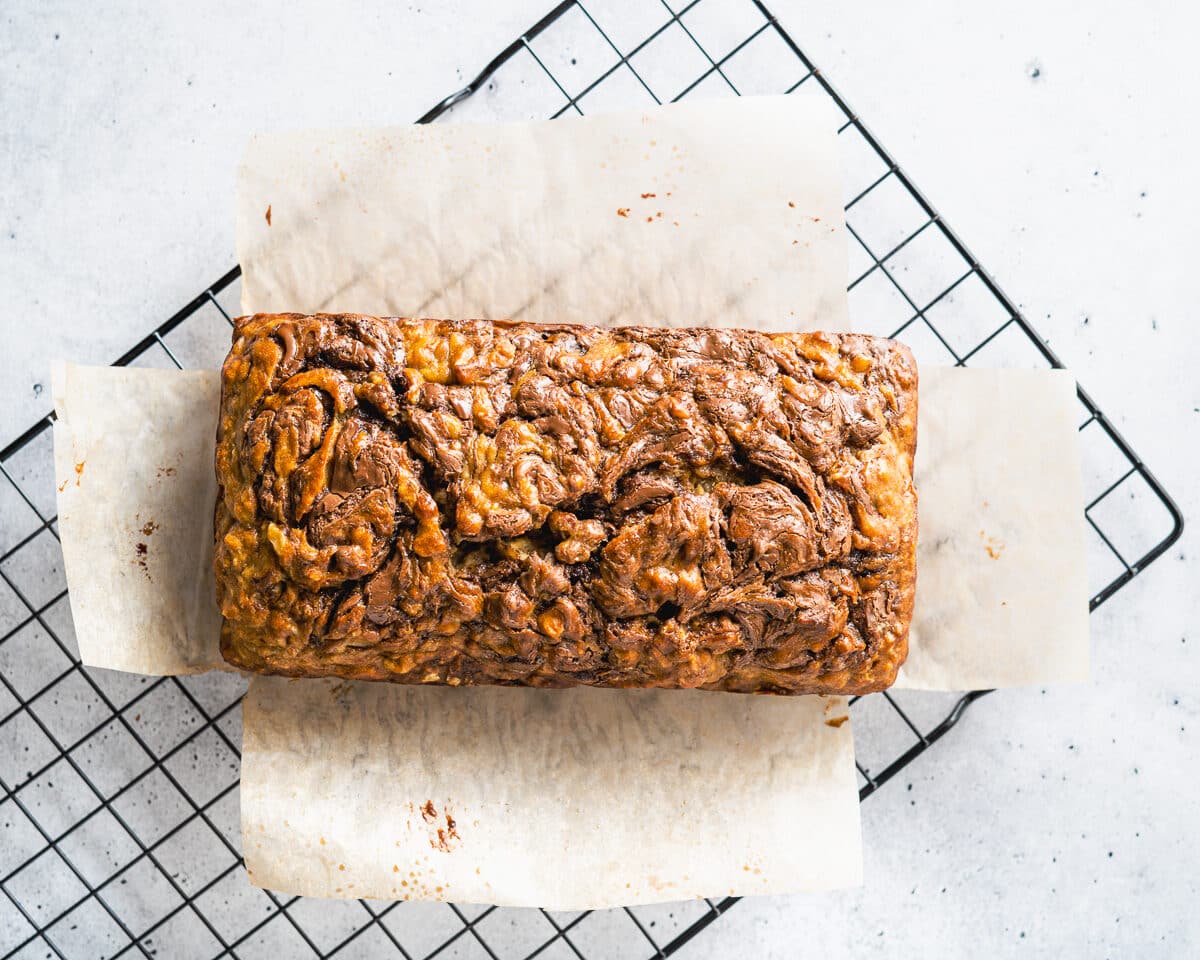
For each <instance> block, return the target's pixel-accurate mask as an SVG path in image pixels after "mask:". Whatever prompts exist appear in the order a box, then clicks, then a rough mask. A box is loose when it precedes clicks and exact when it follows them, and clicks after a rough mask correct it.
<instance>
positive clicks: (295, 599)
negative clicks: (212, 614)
mask: <svg viewBox="0 0 1200 960" xmlns="http://www.w3.org/2000/svg"><path fill="white" fill-rule="evenodd" d="M916 407H917V372H916V366H915V364H914V362H913V359H912V356H911V354H910V353H909V351H908V349H907V348H906V347H904V346H902V345H900V344H898V343H895V342H893V341H890V340H883V339H879V338H874V337H868V336H863V335H857V334H844V335H834V334H822V333H814V334H766V333H761V332H756V331H750V330H717V329H668V328H641V327H629V328H620V329H602V328H593V327H584V326H542V325H534V324H527V323H510V322H491V321H461V322H457V321H437V320H404V319H394V318H392V319H379V318H375V317H366V316H357V315H344V314H343V315H317V316H302V315H299V314H283V315H257V316H253V317H243V318H242V319H240V320H238V322H237V326H236V329H235V332H234V342H233V347H232V350H231V351H230V354H229V357H228V358H227V359H226V361H225V364H224V368H223V380H222V397H221V416H220V425H219V428H218V437H217V454H216V468H217V479H218V482H219V485H220V491H219V495H218V500H217V508H216V560H215V562H216V581H217V593H218V600H219V603H220V607H221V612H222V614H223V615H224V624H223V627H222V633H221V651H222V653H223V655H224V657H225V659H226V660H227V661H228V662H229V663H231V664H233V665H235V666H237V667H241V668H244V669H246V670H252V671H257V672H260V673H275V674H286V675H289V676H298V677H316V676H326V675H334V676H340V677H355V678H366V679H377V680H394V681H399V682H403V683H444V684H455V685H457V684H483V683H493V684H520V685H530V686H566V685H572V684H592V685H597V686H607V687H701V688H705V689H714V690H731V691H742V692H770V693H866V692H870V691H873V690H880V689H883V688H884V687H886V686H888V685H889V684H890V683H891V682H892V681H893V680H894V679H895V675H896V671H897V669H898V668H899V666H900V664H901V663H903V661H904V657H905V655H906V653H907V644H908V625H909V620H910V618H911V615H912V606H913V591H914V586H915V547H916V495H915V493H914V490H913V486H912V461H913V454H914V450H915V444H916V434H915V431H916V412H917V410H916Z"/></svg>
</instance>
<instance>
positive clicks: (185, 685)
mask: <svg viewBox="0 0 1200 960" xmlns="http://www.w3.org/2000/svg"><path fill="white" fill-rule="evenodd" d="M800 90H802V91H803V92H805V93H806V94H807V93H811V94H812V95H817V96H827V97H829V98H830V99H831V100H832V101H833V103H834V104H835V105H836V107H837V108H838V109H839V110H840V111H841V113H842V116H843V117H844V122H843V125H842V127H841V129H840V131H839V133H840V136H839V141H840V145H841V151H842V162H843V168H844V176H845V181H846V194H845V203H846V211H847V213H846V216H847V223H848V226H849V233H850V238H851V255H850V265H851V271H850V275H849V276H848V277H847V278H846V280H847V286H848V288H849V291H850V301H851V314H852V316H853V317H854V318H855V323H856V326H857V327H858V328H859V329H862V330H864V331H865V332H868V333H876V334H881V335H885V336H895V337H898V338H899V339H901V340H904V341H905V342H906V343H908V344H909V345H910V346H911V347H912V349H913V351H914V353H915V354H916V356H917V359H918V361H919V362H920V363H925V364H928V363H945V364H957V365H979V366H1022V367H1048V366H1060V364H1059V362H1058V360H1057V358H1056V357H1055V356H1054V355H1053V354H1052V353H1051V352H1050V350H1049V349H1048V348H1047V347H1046V345H1045V343H1044V342H1043V341H1042V340H1041V338H1040V337H1039V336H1038V335H1037V334H1036V332H1035V331H1034V330H1033V328H1032V327H1031V326H1030V325H1029V323H1028V322H1027V321H1026V320H1025V318H1024V317H1023V316H1021V314H1020V312H1019V311H1018V310H1017V309H1016V308H1015V306H1014V305H1013V304H1012V302H1011V301H1010V300H1009V299H1008V298H1007V297H1006V296H1005V295H1004V294H1003V293H1002V292H1001V291H1000V290H999V288H998V287H997V286H996V284H995V283H994V282H993V281H992V279H991V278H990V277H989V276H988V275H987V273H986V272H985V271H984V270H983V268H982V267H981V266H980V265H979V263H978V261H977V260H976V259H975V258H974V256H972V254H971V253H970V252H969V251H968V250H967V248H966V247H965V246H964V245H963V244H962V242H961V241H959V239H958V238H957V237H956V236H955V235H954V234H953V233H952V232H951V231H950V229H949V228H948V227H947V226H946V224H945V223H944V221H943V220H942V219H941V217H940V216H939V215H938V214H937V213H936V211H935V210H934V209H933V207H932V206H931V205H930V204H929V202H928V201H927V200H926V199H925V198H924V196H923V195H922V194H921V193H920V192H919V191H918V190H917V189H916V188H915V187H914V186H913V184H912V183H911V181H910V180H909V179H908V177H907V176H906V175H905V174H904V172H903V171H902V170H901V169H900V168H899V167H898V166H897V165H896V163H895V162H894V161H893V160H892V159H891V157H890V156H889V155H888V154H887V153H886V152H885V151H884V150H883V149H882V148H881V147H880V145H879V143H878V142H877V141H876V140H875V138H874V137H873V136H872V135H871V133H870V132H869V131H868V130H867V129H866V127H865V126H864V125H863V124H862V122H861V121H860V120H859V119H858V117H857V116H855V114H854V113H853V112H852V111H851V110H850V109H849V108H848V107H847V106H846V104H845V102H844V101H843V100H842V99H841V97H840V96H838V94H837V93H836V91H835V90H834V89H833V87H832V86H831V85H830V84H829V82H828V81H827V80H826V79H825V77H824V76H822V75H821V73H820V72H819V71H818V70H817V69H816V68H815V67H814V66H813V64H812V63H811V61H810V60H809V59H808V58H807V57H806V56H805V55H804V53H803V52H802V51H801V50H800V48H799V47H798V46H797V45H796V44H795V43H794V42H793V40H792V39H791V37H790V36H789V35H788V34H787V33H786V32H785V31H784V30H783V28H782V27H781V26H780V25H779V23H778V22H777V21H776V20H775V18H774V17H773V16H772V15H771V14H770V13H769V11H768V10H767V9H766V7H765V6H763V5H762V4H761V3H758V2H756V0H696V2H693V3H687V4H675V5H668V4H666V3H659V4H655V3H640V4H633V3H626V2H622V0H588V2H583V3H581V2H575V0H569V2H564V3H561V4H559V5H558V6H557V7H555V8H554V9H553V10H552V11H551V12H550V13H549V14H548V15H547V16H546V17H545V18H543V19H542V20H541V21H539V22H538V23H537V24H536V25H534V26H533V27H532V28H531V29H530V30H529V31H528V32H526V33H525V34H524V35H523V36H522V37H520V38H518V39H517V40H515V41H514V42H513V43H512V44H510V45H509V47H507V48H506V49H505V50H504V51H503V52H501V54H500V55H499V56H497V57H496V58H495V59H494V60H493V61H492V62H491V63H490V64H488V66H487V67H486V68H485V69H484V71H483V72H482V73H480V75H479V76H478V77H477V78H476V79H475V80H473V81H472V82H471V83H470V84H469V85H468V86H467V87H465V88H464V89H462V90H460V91H457V92H456V93H454V94H452V95H451V96H449V97H447V98H446V99H445V100H443V101H442V102H441V103H439V104H438V105H437V106H435V107H434V108H433V109H431V110H430V111H429V112H428V113H427V114H426V115H425V116H424V117H422V118H421V122H430V121H433V120H435V119H438V118H453V119H466V118H470V119H490V120H514V119H542V118H546V117H555V116H561V115H563V114H568V113H572V114H587V113H595V112H602V111H606V110H610V109H618V108H619V109H628V108H636V107H638V106H651V105H654V104H656V103H665V102H670V101H675V100H681V99H687V100H693V99H700V98H704V97H728V96H734V95H753V94H777V93H791V92H793V91H800ZM239 276H240V274H239V271H238V270H237V269H236V268H235V269H233V270H231V271H229V272H228V273H227V274H225V275H224V276H223V277H221V278H220V279H219V280H218V281H217V282H216V283H214V284H213V285H212V287H211V288H209V289H208V290H205V291H204V292H203V293H201V294H199V295H198V296H197V297H195V298H194V299H193V300H192V301H191V302H190V303H188V304H186V305H185V306H184V307H183V308H182V309H181V310H180V311H179V312H178V313H176V314H175V315H174V316H172V317H170V318H169V319H168V320H166V321H165V322H164V323H162V324H161V325H159V326H158V327H157V329H155V330H154V331H153V332H152V333H150V334H149V335H148V336H147V337H145V338H144V339H143V340H142V341H141V342H139V343H138V344H135V345H134V346H133V347H132V348H131V349H130V350H129V351H128V352H126V353H125V354H124V355H123V356H122V357H120V358H119V359H118V361H117V363H118V364H128V365H134V366H157V367H200V368H210V369H211V368H215V367H217V366H218V365H219V364H220V362H221V360H222V358H223V357H224V355H225V352H226V350H227V349H228V345H229V330H230V323H231V319H230V318H231V317H232V316H234V315H236V314H237V312H238V300H239V291H240V281H239ZM51 423H52V418H51V417H49V416H48V417H46V418H44V419H43V420H41V421H39V422H38V423H36V424H34V425H33V426H32V427H30V429H29V430H27V431H26V432H25V433H24V434H22V435H21V436H20V437H19V438H18V439H17V440H15V441H14V442H13V443H11V444H9V445H8V446H7V447H6V448H4V450H2V451H0V894H2V895H0V956H3V957H17V956H20V957H23V958H24V957H35V956H37V957H41V956H57V957H72V958H73V957H79V956H89V957H90V956H97V955H101V956H122V957H131V956H138V955H140V956H155V955H158V956H165V957H197V958H203V957H217V956H233V957H242V958H251V957H265V956H272V957H274V956H287V957H289V958H290V957H334V956H336V957H347V958H348V957H352V956H353V957H403V958H408V960H417V958H429V957H439V958H452V957H453V958H473V957H480V958H482V957H490V958H515V957H534V956H537V957H542V958H547V960H559V958H572V957H573V958H577V960H581V958H591V957H606V958H607V957H631V958H640V957H665V956H668V955H670V954H672V953H674V952H675V951H676V950H678V949H679V948H680V947H681V946H682V945H683V944H684V943H686V942H687V941H689V940H690V939H692V938H693V937H695V936H696V935H697V934H698V933H700V932H701V931H702V930H703V929H704V928H705V927H706V926H707V925H708V924H710V923H711V922H713V921H714V920H715V919H717V918H718V917H719V916H720V915H721V914H723V913H724V912H725V911H727V910H728V909H730V908H731V907H732V906H733V905H734V904H735V903H736V902H737V901H736V899H734V898H726V899H724V900H697V901H690V902H685V903H676V904H664V905H659V906H650V907H634V908H630V909H618V910H603V911H586V912H569V913H556V912H547V911H541V910H513V909H501V908H496V907H478V906H475V907H472V906H465V905H454V904H417V903H406V904H403V905H399V904H390V903H379V902H372V901H320V900H305V899H301V898H298V897H285V896H280V895H277V894H274V893H271V892H265V891H261V890H258V889H255V888H253V887H251V886H250V885H249V884H248V882H247V881H246V879H245V876H244V873H243V870H242V863H241V830H240V825H239V811H238V782H239V780H238V778H239V769H240V747H241V706H240V701H241V695H242V692H243V690H244V682H243V681H242V680H241V679H240V677H237V676H233V675H227V674H206V675H202V676H196V677H186V678H163V679H154V678H148V677H139V676H131V675H128V674H120V673H114V672H111V671H105V670H91V669H88V670H85V669H83V668H82V667H81V665H80V663H79V656H78V650H77V648H76V644H75V639H74V632H73V629H72V625H71V615H70V607H69V603H68V598H67V591H66V580H65V576H64V573H63V567H62V554H61V550H60V548H59V543H58V529H57V525H56V523H55V505H54V470H53V459H52V448H51V431H50V427H51ZM1079 430H1080V442H1081V447H1082V451H1083V461H1084V480H1085V484H1086V489H1087V494H1086V496H1087V498H1088V505H1087V511H1086V513H1087V521H1088V533H1089V537H1090V541H1089V544H1088V550H1089V557H1088V560H1089V576H1090V591H1091V606H1092V608H1093V609H1095V608H1096V607H1097V606H1099V605H1100V604H1101V603H1103V602H1104V601H1106V600H1108V599H1109V598H1110V597H1112V596H1113V594H1115V593H1116V592H1117V591H1118V590H1119V589H1121V587H1123V586H1124V585H1125V584H1127V583H1128V582H1129V581H1130V580H1132V579H1133V578H1134V577H1135V576H1137V575H1139V574H1140V573H1141V572H1142V571H1143V570H1145V568H1146V567H1147V566H1148V565H1149V564H1150V563H1151V562H1152V561H1153V560H1154V559H1155V558H1156V557H1158V556H1160V555H1161V554H1162V553H1163V551H1165V550H1166V549H1167V548H1168V547H1169V546H1170V545H1171V544H1172V543H1173V542H1174V541H1175V540H1176V539H1178V537H1179V535H1180V532H1181V531H1182V519H1181V517H1180V514H1179V511H1178V509H1177V508H1176V507H1175V505H1174V503H1172V502H1171V499H1170V498H1169V497H1168V496H1167V494H1166V492H1165V491H1164V490H1163V489H1162V487H1161V486H1160V484H1159V483H1158V481H1157V480H1156V479H1155V478H1154V476H1153V475H1152V474H1151V473H1150V471H1149V470H1148V469H1146V467H1145V465H1144V464H1143V463H1142V462H1141V460H1140V459H1139V458H1138V457H1137V456H1136V455H1135V454H1134V452H1133V450H1132V449H1131V448H1130V447H1129V445H1128V444H1127V443H1126V442H1125V441H1124V440H1123V439H1122V438H1121V436H1120V435H1119V434H1118V433H1117V432H1116V430H1115V429H1113V427H1112V424H1111V423H1110V422H1109V420H1108V419H1107V418H1106V417H1105V416H1104V414H1103V413H1102V412H1101V411H1100V410H1099V409H1098V408H1097V407H1096V405H1095V404H1094V403H1093V402H1092V400H1091V399H1090V398H1089V397H1088V395H1087V394H1086V393H1085V392H1084V391H1083V390H1082V389H1081V390H1080V391H1079ZM985 693H986V691H976V692H974V693H970V694H967V695H966V696H961V697H960V696H958V695H956V694H955V695H951V694H927V693H921V692H913V691H892V692H889V693H883V694H874V695H872V696H869V697H861V698H856V699H855V700H853V701H852V703H851V712H852V715H853V718H854V720H853V726H854V734H855V749H856V755H857V761H858V769H859V777H860V784H859V785H860V797H861V798H863V799H865V798H866V797H868V796H870V795H871V794H872V793H874V792H875V791H876V790H878V789H879V788H880V787H882V786H883V785H884V784H885V783H886V782H887V781H888V780H889V779H891V778H892V777H894V776H895V775H896V774H897V773H898V772H899V771H900V770H902V769H903V768H904V767H905V766H906V765H907V764H909V763H911V762H912V761H913V760H914V759H915V758H916V757H917V756H919V755H920V754H921V753H923V752H924V751H926V750H927V749H929V747H930V746H932V745H933V744H934V743H935V742H936V741H937V740H938V739H939V738H940V737H942V736H943V735H945V734H946V733H947V732H948V731H949V730H950V729H951V728H952V727H953V726H954V725H955V723H957V722H958V720H959V718H960V717H961V716H962V715H963V712H964V711H965V710H966V709H967V707H968V706H969V705H970V704H971V703H972V702H973V701H974V700H976V699H978V698H979V697H981V696H983V695H984V694H985Z"/></svg>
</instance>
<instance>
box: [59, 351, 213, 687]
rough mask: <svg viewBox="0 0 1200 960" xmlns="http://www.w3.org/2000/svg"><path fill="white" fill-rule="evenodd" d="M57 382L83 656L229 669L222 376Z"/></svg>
mask: <svg viewBox="0 0 1200 960" xmlns="http://www.w3.org/2000/svg"><path fill="white" fill-rule="evenodd" d="M52 372H53V386H52V391H53V394H54V411H55V413H56V414H57V420H56V421H55V424H54V472H55V482H56V483H57V485H58V525H59V530H60V531H61V535H62V548H63V560H64V563H65V565H66V573H67V583H68V586H69V589H70V597H71V614H72V616H73V618H74V621H75V634H76V636H77V637H78V640H79V655H80V657H81V658H82V660H83V662H84V663H86V664H88V665H89V666H92V667H107V668H109V669H111V670H126V671H130V672H133V673H146V674H152V675H155V676H161V675H170V674H183V673H198V672H200V671H203V670H211V669H214V668H222V669H223V668H224V667H225V662H224V661H223V660H222V659H221V654H220V651H219V650H218V649H217V646H216V639H217V634H218V631H219V630H220V622H221V620H220V613H219V612H218V610H217V603H216V597H215V590H216V587H215V585H214V581H213V568H212V567H213V563H212V558H213V543H212V540H213V534H212V529H213V527H212V524H213V504H214V503H215V502H216V495H217V480H216V475H215V471H214V468H213V445H214V442H215V438H216V435H217V403H218V401H219V399H220V395H221V381H220V377H219V375H218V374H216V373H214V372H211V371H188V372H176V371H162V370H137V369H129V368H127V367H79V366H75V365H73V364H65V365H57V366H56V367H55V369H54V370H53V371H52Z"/></svg>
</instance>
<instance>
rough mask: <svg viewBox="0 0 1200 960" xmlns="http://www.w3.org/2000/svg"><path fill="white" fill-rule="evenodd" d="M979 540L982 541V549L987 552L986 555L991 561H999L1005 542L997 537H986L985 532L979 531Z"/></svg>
mask: <svg viewBox="0 0 1200 960" xmlns="http://www.w3.org/2000/svg"><path fill="white" fill-rule="evenodd" d="M979 539H980V540H982V541H983V549H984V550H986V551H987V555H988V556H989V557H991V558H992V559H993V560H999V559H1000V554H1002V553H1003V552H1004V548H1005V546H1006V544H1005V542H1004V541H1003V540H1001V539H1000V538H999V537H991V536H988V534H987V531H986V530H980V531H979Z"/></svg>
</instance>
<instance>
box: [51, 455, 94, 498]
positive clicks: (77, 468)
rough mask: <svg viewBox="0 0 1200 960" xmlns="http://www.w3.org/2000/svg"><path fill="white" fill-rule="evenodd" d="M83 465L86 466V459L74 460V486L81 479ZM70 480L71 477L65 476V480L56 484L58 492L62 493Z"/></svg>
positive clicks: (77, 484)
mask: <svg viewBox="0 0 1200 960" xmlns="http://www.w3.org/2000/svg"><path fill="white" fill-rule="evenodd" d="M85 466H87V460H77V461H75V486H79V482H80V481H81V480H82V479H83V468H84V467H85ZM70 482H71V478H70V477H67V479H66V480H64V481H63V482H62V483H60V484H59V485H58V492H59V493H62V492H63V491H64V490H65V489H67V484H68V483H70Z"/></svg>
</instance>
